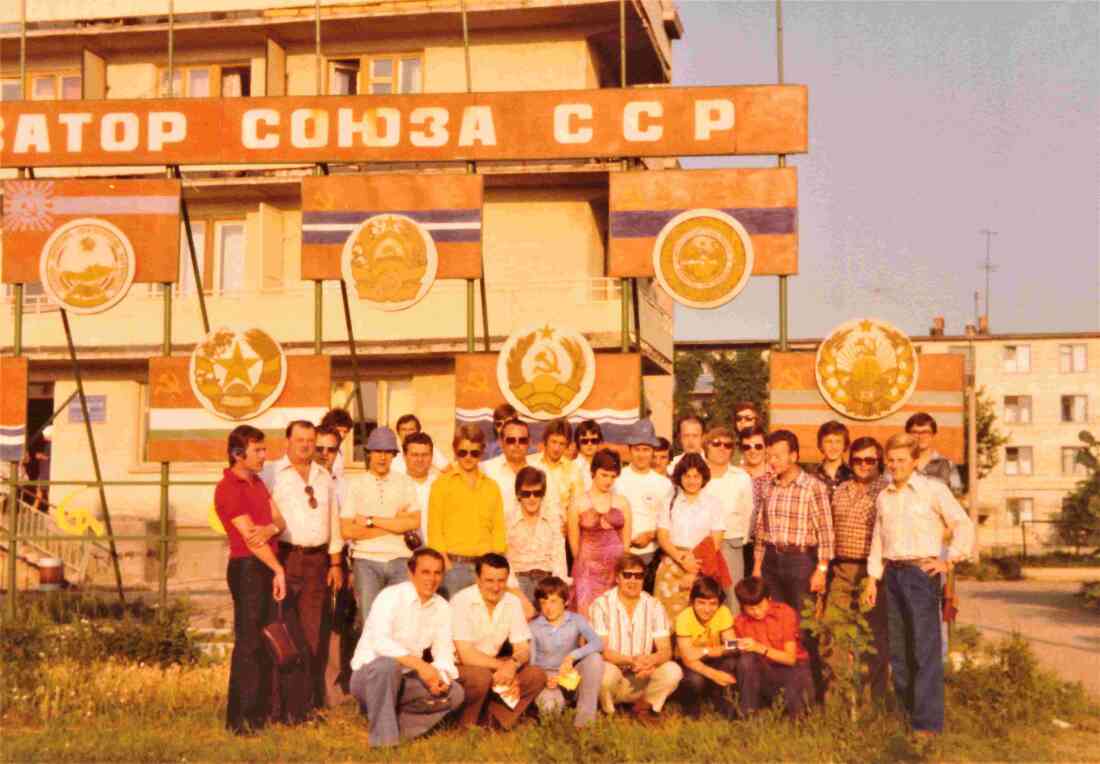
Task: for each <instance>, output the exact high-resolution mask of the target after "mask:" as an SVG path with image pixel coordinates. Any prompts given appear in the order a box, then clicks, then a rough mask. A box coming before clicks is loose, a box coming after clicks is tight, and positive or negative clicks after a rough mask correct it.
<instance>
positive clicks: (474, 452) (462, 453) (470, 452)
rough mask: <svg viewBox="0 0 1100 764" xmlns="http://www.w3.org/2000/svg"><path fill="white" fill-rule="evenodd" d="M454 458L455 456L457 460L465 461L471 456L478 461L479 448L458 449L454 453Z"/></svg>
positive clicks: (479, 456) (479, 455)
mask: <svg viewBox="0 0 1100 764" xmlns="http://www.w3.org/2000/svg"><path fill="white" fill-rule="evenodd" d="M455 456H457V457H458V458H459V459H465V458H466V457H468V456H472V457H474V458H475V459H480V458H481V449H480V448H460V449H458V450H456V451H455Z"/></svg>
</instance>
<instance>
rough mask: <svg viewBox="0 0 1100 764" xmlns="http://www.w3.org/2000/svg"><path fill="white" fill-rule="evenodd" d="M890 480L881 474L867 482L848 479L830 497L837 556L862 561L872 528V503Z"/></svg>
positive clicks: (873, 522)
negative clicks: (831, 499)
mask: <svg viewBox="0 0 1100 764" xmlns="http://www.w3.org/2000/svg"><path fill="white" fill-rule="evenodd" d="M889 483H890V481H889V480H887V479H886V478H884V477H882V476H881V475H880V476H878V477H877V478H875V479H874V480H872V481H870V482H869V483H861V482H860V481H858V480H848V481H846V482H844V483H843V484H842V485H840V486H839V487H838V488H837V489H836V492H835V493H834V494H833V501H832V505H833V533H834V534H835V536H836V549H835V550H834V551H835V552H836V556H837V557H846V558H848V559H850V560H865V559H867V555H868V554H869V553H870V551H871V532H872V531H873V530H874V529H875V500H876V499H877V498H878V495H879V493H880V492H881V491H882V489H883V488H885V487H886V486H887V485H889Z"/></svg>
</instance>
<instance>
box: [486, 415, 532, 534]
mask: <svg viewBox="0 0 1100 764" xmlns="http://www.w3.org/2000/svg"><path fill="white" fill-rule="evenodd" d="M498 440H499V442H500V444H501V449H502V453H501V454H500V455H499V456H494V457H493V458H492V459H489V460H488V461H486V462H484V463H483V464H482V470H484V472H485V474H486V475H488V476H489V477H491V478H492V479H493V480H494V481H495V482H496V484H497V487H498V488H499V489H500V497H501V501H503V502H504V523H505V525H510V524H511V522H512V520H514V519H515V518H516V517H517V516H518V515H519V506H518V505H517V504H516V475H518V474H519V471H520V470H522V469H523V468H524V467H526V466H527V449H528V446H529V445H530V443H531V435H530V433H529V430H528V428H527V423H526V422H524V421H522V420H519V419H509V420H508V421H507V422H505V423H504V425H503V426H502V427H501V428H500V437H499V438H498ZM544 514H545V513H544Z"/></svg>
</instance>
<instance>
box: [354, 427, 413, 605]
mask: <svg viewBox="0 0 1100 764" xmlns="http://www.w3.org/2000/svg"><path fill="white" fill-rule="evenodd" d="M396 454H397V436H396V435H395V434H394V432H393V430H391V429H390V428H389V427H376V428H375V429H374V430H372V431H371V434H370V437H369V438H368V439H367V471H366V472H365V473H363V474H359V475H355V476H353V477H352V478H351V479H350V480H349V481H348V501H347V503H346V504H345V506H344V507H343V509H342V510H341V511H340V529H341V531H343V534H344V538H346V539H348V540H349V541H351V559H352V568H353V570H354V573H355V592H356V594H357V595H358V597H359V612H360V614H361V616H360V617H361V618H363V620H364V621H365V620H366V619H367V618H368V617H369V616H370V609H371V606H372V605H373V604H374V598H375V597H377V596H378V593H379V592H380V591H382V590H383V589H385V588H386V587H387V586H393V585H394V584H400V583H403V582H404V581H407V580H408V578H409V568H408V562H409V554H410V551H411V550H410V549H409V548H408V545H406V544H405V534H406V533H408V532H409V531H415V530H417V529H418V528H419V527H420V503H419V501H418V500H417V497H416V489H415V488H414V487H413V483H412V481H411V480H409V478H408V476H406V475H402V474H401V473H399V472H394V471H393V470H392V469H391V465H392V464H393V457H394V456H395V455H396Z"/></svg>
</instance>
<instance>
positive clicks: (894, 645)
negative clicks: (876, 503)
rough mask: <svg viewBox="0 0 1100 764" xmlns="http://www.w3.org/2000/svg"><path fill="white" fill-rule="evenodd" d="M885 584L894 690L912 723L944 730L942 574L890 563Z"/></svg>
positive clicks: (924, 727) (932, 729)
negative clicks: (941, 630)
mask: <svg viewBox="0 0 1100 764" xmlns="http://www.w3.org/2000/svg"><path fill="white" fill-rule="evenodd" d="M882 583H883V586H885V587H886V606H887V619H888V623H889V632H890V668H891V669H892V670H893V672H894V694H895V695H896V696H897V698H898V701H899V702H900V703H901V704H902V705H903V706H904V707H905V710H906V711H907V712H908V713H909V717H910V720H911V722H912V724H913V729H915V730H922V731H928V732H942V731H943V658H942V656H941V652H940V651H941V649H942V640H941V637H940V577H939V576H930V575H928V574H927V573H925V572H924V571H923V570H921V569H920V568H918V567H915V566H905V567H895V566H892V565H888V566H887V567H886V573H885V575H884V576H883V580H882Z"/></svg>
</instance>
